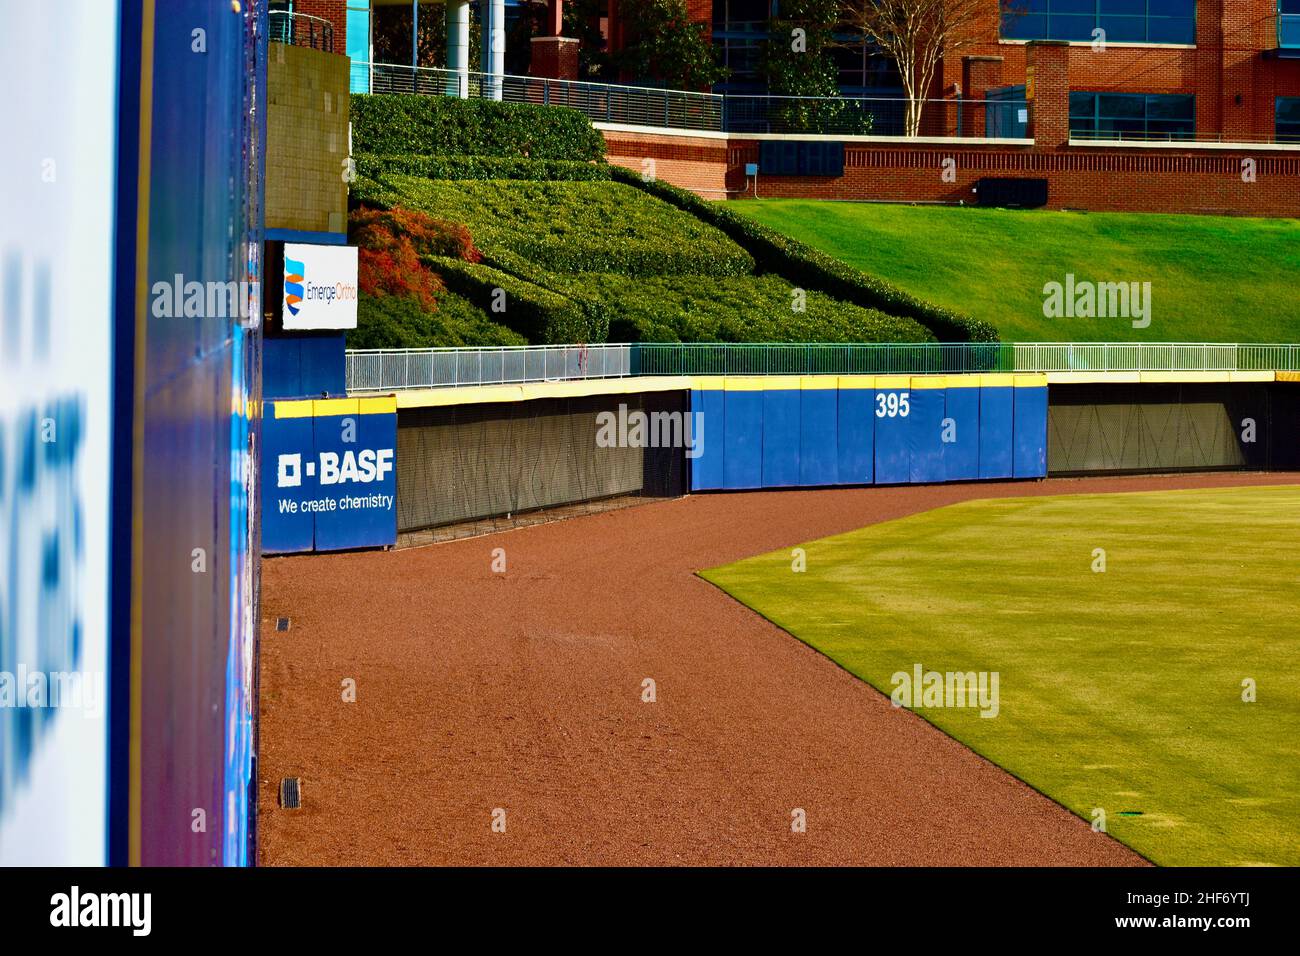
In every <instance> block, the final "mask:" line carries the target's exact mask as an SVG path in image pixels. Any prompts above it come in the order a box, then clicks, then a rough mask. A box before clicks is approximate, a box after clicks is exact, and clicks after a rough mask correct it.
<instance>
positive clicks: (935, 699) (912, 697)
mask: <svg viewBox="0 0 1300 956" xmlns="http://www.w3.org/2000/svg"><path fill="white" fill-rule="evenodd" d="M889 682H890V683H891V684H893V685H894V691H893V693H892V694H890V695H889V699H890V700H891V701H892V702H893V705H894V706H895V707H907V708H909V709H910V710H922V709H928V708H931V707H971V708H976V709H978V710H979V712H980V716H981V717H996V716H997V715H998V711H999V709H1000V704H999V700H998V685H999V683H1000V682H1001V675H1000V674H999V672H998V671H978V672H976V671H945V672H942V673H941V672H939V671H927V670H925V669H924V668H923V667H922V666H921V665H920V664H913V665H912V672H911V673H910V674H909V673H908V672H907V671H897V672H896V673H895V674H894V675H893V676H892V677H890V678H889Z"/></svg>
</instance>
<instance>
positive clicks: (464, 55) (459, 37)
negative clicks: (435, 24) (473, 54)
mask: <svg viewBox="0 0 1300 956" xmlns="http://www.w3.org/2000/svg"><path fill="white" fill-rule="evenodd" d="M447 69H448V70H451V71H453V72H455V73H458V74H459V76H455V77H450V78H449V81H448V90H447V92H448V93H450V94H451V95H453V96H459V97H460V98H461V99H465V98H466V97H468V96H469V0H447Z"/></svg>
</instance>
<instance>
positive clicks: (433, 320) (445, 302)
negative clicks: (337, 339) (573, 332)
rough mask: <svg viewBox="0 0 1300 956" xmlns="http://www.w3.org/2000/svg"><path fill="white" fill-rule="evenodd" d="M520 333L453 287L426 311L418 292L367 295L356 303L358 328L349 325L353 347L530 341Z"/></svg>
mask: <svg viewBox="0 0 1300 956" xmlns="http://www.w3.org/2000/svg"><path fill="white" fill-rule="evenodd" d="M527 344H528V341H527V340H526V339H525V338H524V337H523V336H522V335H520V334H519V333H517V332H513V331H511V330H510V329H508V328H506V327H505V326H503V325H498V324H497V323H495V322H493V321H492V320H491V319H490V318H488V316H487V313H485V312H484V311H483V310H482V309H480V308H477V307H476V306H474V305H473V304H472V303H471V302H469V301H468V300H467V299H464V298H462V297H461V296H458V295H456V294H455V293H454V292H447V291H443V292H441V293H439V295H438V302H437V311H435V312H428V311H426V310H425V309H424V308H422V307H421V305H420V303H419V301H418V300H417V299H416V298H415V297H414V296H409V295H382V296H375V295H366V294H364V293H363V294H362V295H361V298H360V300H359V301H358V302H357V327H356V328H355V329H349V330H348V333H347V346H348V348H350V349H414V348H438V347H443V346H464V345H527Z"/></svg>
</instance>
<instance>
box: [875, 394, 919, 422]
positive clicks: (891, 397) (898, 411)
mask: <svg viewBox="0 0 1300 956" xmlns="http://www.w3.org/2000/svg"><path fill="white" fill-rule="evenodd" d="M907 394H908V393H907V392H876V417H877V418H885V417H886V416H888V417H889V418H906V417H907V413H908V412H909V411H911V408H912V406H911V404H909V402H908V401H907Z"/></svg>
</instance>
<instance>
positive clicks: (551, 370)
mask: <svg viewBox="0 0 1300 956" xmlns="http://www.w3.org/2000/svg"><path fill="white" fill-rule="evenodd" d="M1224 371H1231V372H1239V371H1249V372H1268V371H1300V345H1253V344H1251V345H1240V344H1225V343H1215V342H1002V343H998V342H991V343H984V342H977V343H919V344H905V343H904V344H885V343H873V344H813V345H795V344H767V343H760V344H731V343H707V344H697V343H631V344H627V343H623V344H606V345H591V346H586V345H544V346H539V345H519V346H492V347H487V348H438V349H364V350H354V351H349V352H348V353H347V387H348V390H349V391H392V390H396V389H404V388H439V387H446V386H453V385H490V384H506V383H519V382H544V381H566V380H574V379H588V378H617V377H623V376H628V375H890V374H898V375H922V374H948V375H952V374H959V373H963V372H1224Z"/></svg>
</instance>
